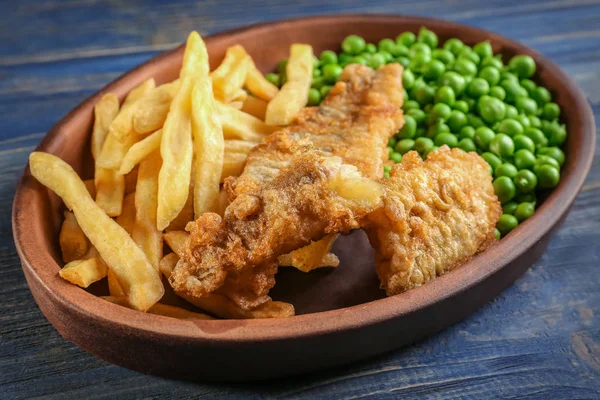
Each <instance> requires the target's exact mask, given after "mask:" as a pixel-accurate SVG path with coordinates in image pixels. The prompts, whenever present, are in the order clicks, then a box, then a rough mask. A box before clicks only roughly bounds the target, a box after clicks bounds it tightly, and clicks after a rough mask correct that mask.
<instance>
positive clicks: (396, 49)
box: [387, 43, 408, 57]
mask: <svg viewBox="0 0 600 400" xmlns="http://www.w3.org/2000/svg"><path fill="white" fill-rule="evenodd" d="M387 51H388V52H390V53H391V54H392V55H393V56H394V57H400V56H403V57H406V56H408V47H406V46H404V45H403V44H397V43H394V45H393V46H392V47H391V48H390V49H389V50H387Z"/></svg>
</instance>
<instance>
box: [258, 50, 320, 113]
mask: <svg viewBox="0 0 600 400" xmlns="http://www.w3.org/2000/svg"><path fill="white" fill-rule="evenodd" d="M312 71H313V52H312V47H311V46H309V45H307V44H293V45H292V46H291V47H290V58H289V60H288V63H287V67H286V74H287V82H286V83H285V84H284V85H283V87H282V88H281V90H280V91H279V93H277V95H276V96H275V97H274V98H273V99H272V100H271V101H270V102H269V104H268V105H267V114H266V116H265V122H266V123H267V124H269V125H289V124H290V123H291V122H292V121H293V120H294V118H295V117H296V114H298V111H300V110H301V109H302V108H303V107H305V106H306V103H308V91H309V90H310V84H311V80H312Z"/></svg>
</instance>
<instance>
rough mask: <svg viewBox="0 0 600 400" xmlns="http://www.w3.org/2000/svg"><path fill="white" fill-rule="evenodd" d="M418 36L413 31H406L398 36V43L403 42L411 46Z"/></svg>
mask: <svg viewBox="0 0 600 400" xmlns="http://www.w3.org/2000/svg"><path fill="white" fill-rule="evenodd" d="M416 40H417V37H416V36H415V34H414V33H412V32H404V33H401V34H400V35H398V36H397V37H396V43H398V44H402V45H404V46H406V47H409V46H410V45H411V44H413V43H414V42H416Z"/></svg>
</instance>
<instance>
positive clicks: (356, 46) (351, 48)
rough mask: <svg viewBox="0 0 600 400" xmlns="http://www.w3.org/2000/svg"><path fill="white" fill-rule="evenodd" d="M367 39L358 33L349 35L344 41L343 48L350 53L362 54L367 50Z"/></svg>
mask: <svg viewBox="0 0 600 400" xmlns="http://www.w3.org/2000/svg"><path fill="white" fill-rule="evenodd" d="M365 46H366V43H365V39H363V38H361V37H360V36H357V35H350V36H347V37H346V38H345V39H344V41H343V42H342V50H344V52H346V53H348V54H354V55H356V54H360V53H362V52H363V51H364V50H365Z"/></svg>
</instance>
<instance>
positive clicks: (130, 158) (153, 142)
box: [119, 129, 162, 175]
mask: <svg viewBox="0 0 600 400" xmlns="http://www.w3.org/2000/svg"><path fill="white" fill-rule="evenodd" d="M161 139H162V129H159V130H157V131H156V132H154V133H152V134H151V135H148V136H146V137H145V138H144V139H142V140H140V141H139V142H137V143H136V144H134V145H133V146H131V148H130V149H129V151H128V152H127V154H125V157H124V158H123V163H122V164H121V168H120V169H119V173H120V174H122V175H125V174H127V173H129V172H131V170H132V169H133V168H134V167H135V166H136V165H138V164H139V163H140V162H141V161H142V160H143V159H144V158H146V157H148V156H149V155H150V154H152V153H153V152H155V151H156V150H159V149H160V141H161Z"/></svg>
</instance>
